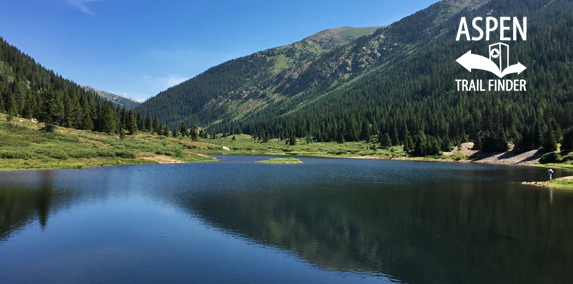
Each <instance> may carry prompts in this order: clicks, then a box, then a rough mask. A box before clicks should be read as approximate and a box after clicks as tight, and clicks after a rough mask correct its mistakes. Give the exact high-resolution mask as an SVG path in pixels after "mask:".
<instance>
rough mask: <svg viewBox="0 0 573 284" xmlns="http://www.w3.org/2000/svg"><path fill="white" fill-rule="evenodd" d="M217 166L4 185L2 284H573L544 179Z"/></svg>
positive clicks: (5, 180)
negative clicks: (542, 185) (531, 183)
mask: <svg viewBox="0 0 573 284" xmlns="http://www.w3.org/2000/svg"><path fill="white" fill-rule="evenodd" d="M219 157H220V159H221V160H222V162H216V163H195V164H170V165H133V166H118V167H103V168H89V169H84V170H46V171H16V172H0V283H572V282H573V192H568V191H559V190H549V189H546V188H539V187H533V186H526V185H521V184H520V183H521V181H534V180H545V179H546V178H547V176H546V174H545V170H544V169H542V168H534V167H510V166H493V165H477V164H459V163H438V162H413V161H389V160H361V159H328V158H308V157H301V158H300V159H301V160H302V161H303V162H304V164H255V163H254V161H260V160H265V159H268V158H269V157H256V156H219ZM572 174H573V173H572V172H570V171H569V172H568V171H565V170H556V171H555V177H560V176H564V175H572Z"/></svg>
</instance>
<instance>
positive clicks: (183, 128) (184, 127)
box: [181, 121, 188, 137]
mask: <svg viewBox="0 0 573 284" xmlns="http://www.w3.org/2000/svg"><path fill="white" fill-rule="evenodd" d="M187 135H188V133H187V124H185V121H183V122H181V136H183V137H185V136H187Z"/></svg>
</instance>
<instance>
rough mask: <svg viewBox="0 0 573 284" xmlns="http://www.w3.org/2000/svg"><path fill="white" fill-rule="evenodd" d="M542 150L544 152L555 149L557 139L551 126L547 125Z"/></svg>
mask: <svg viewBox="0 0 573 284" xmlns="http://www.w3.org/2000/svg"><path fill="white" fill-rule="evenodd" d="M543 150H544V151H545V152H553V151H557V139H555V133H553V130H552V129H551V127H547V131H546V132H545V135H544V137H543Z"/></svg>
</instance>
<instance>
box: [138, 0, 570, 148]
mask: <svg viewBox="0 0 573 284" xmlns="http://www.w3.org/2000/svg"><path fill="white" fill-rule="evenodd" d="M572 11H573V10H572V3H571V1H567V0H525V1H516V0H491V1H486V0H472V1H461V0H449V1H441V2H438V3H436V4H434V5H432V6H430V7H428V8H427V9H425V10H422V11H420V12H418V13H415V14H413V15H411V16H409V17H406V18H404V19H402V20H400V21H398V22H396V23H394V24H392V25H390V26H388V27H383V28H381V29H378V30H377V31H376V32H374V33H373V34H372V35H367V36H362V37H359V38H357V39H356V40H354V41H351V42H349V43H348V44H345V45H340V46H337V47H335V48H331V49H329V50H326V51H325V50H321V51H320V52H313V51H315V50H316V45H312V44H310V43H309V42H308V41H307V40H303V41H301V42H298V43H295V44H293V45H290V46H286V47H281V48H277V49H271V50H267V51H263V52H259V53H255V54H253V55H251V56H247V57H243V58H239V59H236V60H233V61H229V62H227V63H224V64H222V65H220V66H217V67H214V68H212V69H210V70H208V71H206V72H205V73H203V74H201V75H199V76H197V77H196V78H194V79H191V80H189V81H187V82H185V83H183V84H181V85H179V86H176V87H173V88H171V89H169V90H167V91H165V92H163V93H160V94H159V95H158V96H156V97H154V98H152V99H151V100H149V101H148V102H146V103H144V104H143V105H142V106H140V107H139V108H138V109H142V110H149V109H158V110H159V109H161V111H160V118H162V119H165V121H167V122H168V123H169V124H173V126H176V125H177V124H178V123H181V121H189V120H190V119H192V118H194V117H196V118H197V119H198V122H199V123H200V124H201V125H202V126H208V127H209V128H210V130H211V131H216V132H223V133H226V132H230V133H236V132H243V133H247V134H252V135H255V136H256V137H258V138H260V139H261V140H263V141H266V140H268V139H269V138H288V137H293V136H294V137H307V138H308V139H310V140H311V141H312V140H315V141H338V142H343V141H359V140H369V139H370V137H371V136H373V135H377V136H378V139H379V142H381V143H383V141H382V140H383V138H384V137H389V138H390V139H391V143H392V144H394V145H396V144H405V148H406V150H410V149H412V150H415V152H416V153H417V154H419V155H424V154H432V152H435V151H433V150H432V149H434V150H437V149H439V148H448V147H447V146H446V145H449V144H450V143H452V142H455V143H459V142H465V141H474V142H476V146H475V147H476V149H481V148H482V147H484V150H491V151H502V150H507V148H508V146H507V142H513V143H514V144H515V146H516V149H518V150H529V149H537V148H539V147H541V146H544V145H542V144H543V142H544V141H550V142H551V141H553V142H556V141H558V140H559V139H561V137H563V135H564V131H565V129H566V128H568V127H570V126H571V125H573V124H572V123H573V101H572V99H573V86H572V82H573V74H572V70H571V58H573V49H572V48H571V46H573V29H572V28H571V26H572V23H573V16H572V14H573V13H572ZM507 15H511V16H512V17H518V18H519V19H521V18H522V17H528V31H527V36H528V38H527V40H526V41H515V42H513V41H512V42H507V43H508V44H509V46H510V50H511V56H512V58H517V59H516V60H519V62H521V63H522V64H523V65H525V66H527V70H526V71H525V72H523V73H522V74H520V75H516V74H513V75H509V76H507V77H505V78H504V79H525V80H526V81H527V91H525V92H489V91H486V92H458V91H457V90H456V83H455V79H459V78H462V79H483V80H487V79H495V78H494V77H493V75H491V74H489V73H487V72H483V71H474V72H471V73H470V72H467V71H466V70H465V69H464V68H463V67H462V66H461V65H459V64H458V63H457V62H456V59H457V58H458V57H460V56H461V55H463V54H465V53H466V52H467V51H469V50H472V52H473V53H474V54H488V50H487V48H488V45H489V44H491V43H495V42H497V41H498V40H499V39H498V37H499V33H498V32H496V33H494V34H492V35H494V38H492V39H490V40H489V41H485V40H482V41H478V42H466V41H455V38H456V32H457V29H458V25H459V22H460V18H461V17H467V18H468V19H472V18H474V17H478V16H479V17H485V16H492V17H496V18H499V17H502V16H507ZM482 28H483V25H482ZM277 66H279V67H280V66H287V68H284V67H283V68H279V67H277ZM273 70H275V71H273ZM261 74H264V76H263V75H261ZM168 106H174V107H173V108H171V107H168ZM551 144H552V145H554V144H555V143H551ZM441 146H443V147H441ZM545 146H546V147H545V148H547V150H551V148H553V147H554V146H548V145H545ZM415 148H417V149H415Z"/></svg>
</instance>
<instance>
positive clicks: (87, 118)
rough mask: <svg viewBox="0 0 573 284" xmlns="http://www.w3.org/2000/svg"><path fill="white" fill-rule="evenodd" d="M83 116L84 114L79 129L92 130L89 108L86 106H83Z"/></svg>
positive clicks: (92, 123)
mask: <svg viewBox="0 0 573 284" xmlns="http://www.w3.org/2000/svg"><path fill="white" fill-rule="evenodd" d="M83 114H84V118H83V119H82V126H81V129H85V130H93V129H94V122H93V120H92V115H91V110H90V107H89V106H88V105H87V104H85V105H84V111H83Z"/></svg>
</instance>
